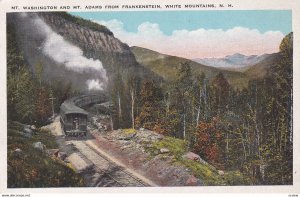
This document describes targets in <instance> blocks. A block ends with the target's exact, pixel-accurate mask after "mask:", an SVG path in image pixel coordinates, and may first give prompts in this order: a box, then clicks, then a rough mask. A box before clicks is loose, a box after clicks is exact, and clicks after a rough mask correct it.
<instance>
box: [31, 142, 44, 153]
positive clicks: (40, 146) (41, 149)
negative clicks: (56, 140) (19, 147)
mask: <svg viewBox="0 0 300 197" xmlns="http://www.w3.org/2000/svg"><path fill="white" fill-rule="evenodd" d="M33 147H34V148H35V149H38V150H40V151H45V149H46V146H45V145H44V144H43V143H42V142H35V143H33Z"/></svg>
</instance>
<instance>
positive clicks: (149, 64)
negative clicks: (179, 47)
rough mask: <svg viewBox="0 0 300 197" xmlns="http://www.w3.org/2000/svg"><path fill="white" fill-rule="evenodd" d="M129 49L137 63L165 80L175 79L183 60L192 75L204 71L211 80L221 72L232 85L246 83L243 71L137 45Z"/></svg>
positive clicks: (241, 85)
mask: <svg viewBox="0 0 300 197" xmlns="http://www.w3.org/2000/svg"><path fill="white" fill-rule="evenodd" d="M131 51H132V52H133V54H134V56H135V58H136V60H137V62H138V63H140V64H141V65H142V66H144V67H145V68H147V69H150V70H151V71H153V72H154V73H156V74H157V75H159V76H160V77H162V78H163V79H165V80H166V81H174V80H176V78H177V73H178V71H179V68H180V64H181V63H184V62H185V63H188V64H189V65H190V66H191V69H192V72H193V74H194V75H197V74H200V73H201V72H203V73H205V75H206V77H207V78H208V79H210V80H211V79H212V78H214V77H215V76H216V75H217V74H218V73H219V72H222V73H223V74H224V76H225V77H226V79H227V80H228V82H229V83H230V84H231V85H233V86H234V87H238V88H243V87H246V86H247V84H248V80H249V79H248V77H247V75H246V74H245V73H243V72H239V71H232V70H228V69H224V68H215V67H211V66H206V65H203V64H200V63H197V62H195V61H192V60H190V59H185V58H182V57H177V56H171V55H166V54H161V53H159V52H157V51H153V50H150V49H146V48H142V47H138V46H133V47H131Z"/></svg>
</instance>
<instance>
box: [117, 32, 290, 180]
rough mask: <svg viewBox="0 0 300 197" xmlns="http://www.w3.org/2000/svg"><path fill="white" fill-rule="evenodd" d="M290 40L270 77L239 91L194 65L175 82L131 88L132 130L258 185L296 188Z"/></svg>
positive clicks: (185, 68) (187, 65) (284, 43)
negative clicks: (182, 143)
mask: <svg viewBox="0 0 300 197" xmlns="http://www.w3.org/2000/svg"><path fill="white" fill-rule="evenodd" d="M292 35H293V34H292V33H290V34H289V35H287V36H286V37H285V38H284V39H283V40H282V42H281V44H280V46H279V48H280V52H279V58H278V59H277V61H276V62H275V65H273V66H272V67H271V68H270V69H268V73H267V74H266V76H265V77H263V78H259V79H253V80H251V81H249V83H248V86H247V87H245V88H243V89H241V90H240V89H236V88H234V87H233V86H232V85H231V84H230V83H229V82H228V79H227V78H226V77H225V76H224V74H223V73H222V72H219V74H217V75H216V76H215V77H214V78H212V79H210V80H209V78H208V77H207V76H206V75H205V74H204V73H202V74H201V73H200V74H198V73H196V72H193V71H192V66H191V64H190V62H181V64H180V68H179V69H178V71H177V73H176V80H175V81H173V82H166V83H164V84H162V85H160V84H157V83H155V82H153V81H151V80H147V79H139V80H138V81H139V84H141V85H139V86H137V85H136V84H137V80H135V83H129V84H131V86H130V87H131V88H130V93H131V95H132V97H131V100H130V104H131V109H132V117H131V122H132V127H144V128H147V129H150V130H154V131H156V132H159V133H162V134H165V135H169V136H175V137H177V138H182V139H184V140H186V141H187V142H188V145H189V148H190V149H192V150H194V151H195V152H196V153H197V154H199V155H200V156H201V157H203V158H204V159H205V160H207V161H208V162H210V163H212V164H213V165H215V166H217V167H218V168H220V169H225V170H240V171H241V172H242V173H243V174H245V175H247V176H249V177H251V178H252V180H253V183H254V184H292V181H293V178H292V177H293V176H292V169H293V167H292V164H293V154H292V153H293V141H292V140H293V133H292V55H293V47H292V46H293V37H292ZM162 59H163V57H162ZM118 112H119V110H118V108H116V114H118ZM116 117H118V116H117V115H116Z"/></svg>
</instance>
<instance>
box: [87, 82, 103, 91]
mask: <svg viewBox="0 0 300 197" xmlns="http://www.w3.org/2000/svg"><path fill="white" fill-rule="evenodd" d="M86 84H87V86H88V89H89V90H103V83H102V82H100V81H99V79H89V80H87V81H86Z"/></svg>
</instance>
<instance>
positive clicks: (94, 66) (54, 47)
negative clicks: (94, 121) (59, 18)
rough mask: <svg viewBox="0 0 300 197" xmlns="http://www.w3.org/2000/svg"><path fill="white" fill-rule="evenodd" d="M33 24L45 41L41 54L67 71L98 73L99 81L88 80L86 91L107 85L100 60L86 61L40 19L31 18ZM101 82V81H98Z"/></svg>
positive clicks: (73, 46)
mask: <svg viewBox="0 0 300 197" xmlns="http://www.w3.org/2000/svg"><path fill="white" fill-rule="evenodd" d="M21 17H23V18H25V17H29V15H28V14H26V13H22V14H21ZM31 18H32V20H33V23H34V24H35V26H36V27H37V28H38V29H39V31H40V33H41V34H43V36H44V37H45V40H44V42H43V45H42V46H41V50H42V52H43V53H44V54H45V55H46V56H48V57H50V58H51V59H53V60H54V61H55V62H57V63H59V64H61V65H64V66H65V67H66V68H67V69H69V70H72V71H75V72H78V73H83V72H84V71H87V70H92V71H95V72H98V73H99V79H96V80H95V79H93V80H88V81H87V82H86V84H87V86H88V89H89V90H90V89H95V90H103V86H104V84H105V83H107V80H108V79H107V75H106V70H105V69H104V68H103V65H102V63H101V61H100V60H94V59H92V58H90V59H88V58H86V57H85V56H83V51H82V50H81V49H80V48H79V47H77V46H75V45H73V44H72V43H70V42H68V41H66V40H65V39H64V38H63V37H62V36H61V35H59V34H57V33H56V32H54V31H53V30H52V29H51V28H50V27H49V26H48V25H47V24H46V23H45V22H44V21H43V20H42V19H41V18H39V17H38V16H34V17H32V16H31ZM100 80H101V81H100Z"/></svg>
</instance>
